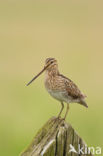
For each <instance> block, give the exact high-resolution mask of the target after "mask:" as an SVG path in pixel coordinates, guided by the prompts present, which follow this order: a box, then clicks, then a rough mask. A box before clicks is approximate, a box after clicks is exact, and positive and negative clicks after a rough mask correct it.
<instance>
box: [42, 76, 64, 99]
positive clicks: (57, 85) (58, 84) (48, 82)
mask: <svg viewBox="0 0 103 156" xmlns="http://www.w3.org/2000/svg"><path fill="white" fill-rule="evenodd" d="M45 88H46V90H47V91H48V93H49V94H50V95H51V96H52V97H54V98H55V99H57V100H59V101H64V98H65V95H66V91H65V86H64V84H63V82H62V81H60V80H59V77H58V76H56V77H52V76H48V75H46V77H45Z"/></svg>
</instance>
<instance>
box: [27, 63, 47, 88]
mask: <svg viewBox="0 0 103 156" xmlns="http://www.w3.org/2000/svg"><path fill="white" fill-rule="evenodd" d="M48 66H49V65H48ZM48 66H46V67H44V68H43V70H42V71H41V72H40V73H38V74H37V75H36V76H35V77H34V78H33V79H32V80H31V81H30V82H29V83H27V85H26V86H29V85H30V84H31V83H32V82H33V81H34V80H35V79H36V78H37V77H38V76H39V75H41V74H42V73H43V72H44V71H45V69H46V68H47V67H48Z"/></svg>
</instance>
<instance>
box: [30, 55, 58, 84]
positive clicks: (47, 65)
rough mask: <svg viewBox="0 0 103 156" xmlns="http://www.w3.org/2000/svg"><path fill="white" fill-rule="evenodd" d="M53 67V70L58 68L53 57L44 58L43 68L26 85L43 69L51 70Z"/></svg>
mask: <svg viewBox="0 0 103 156" xmlns="http://www.w3.org/2000/svg"><path fill="white" fill-rule="evenodd" d="M54 69H55V71H56V70H57V69H58V64H57V60H56V59H55V58H47V59H46V60H45V66H44V68H43V69H42V70H41V72H39V73H38V74H37V75H36V76H35V77H34V78H33V79H32V80H31V81H30V82H29V83H28V84H27V86H28V85H29V84H31V83H32V82H33V81H34V80H35V79H36V78H37V77H39V76H40V75H41V74H42V73H43V72H44V71H45V70H48V71H52V70H54Z"/></svg>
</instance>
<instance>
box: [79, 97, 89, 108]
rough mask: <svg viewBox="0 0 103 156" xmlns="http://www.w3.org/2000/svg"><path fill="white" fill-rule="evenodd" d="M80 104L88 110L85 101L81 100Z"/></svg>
mask: <svg viewBox="0 0 103 156" xmlns="http://www.w3.org/2000/svg"><path fill="white" fill-rule="evenodd" d="M79 104H81V105H83V106H84V107H86V108H88V105H87V103H86V102H85V101H84V99H81V100H80V102H79Z"/></svg>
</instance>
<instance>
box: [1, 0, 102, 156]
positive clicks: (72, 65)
mask: <svg viewBox="0 0 103 156" xmlns="http://www.w3.org/2000/svg"><path fill="white" fill-rule="evenodd" d="M47 57H54V58H56V59H57V60H58V64H59V69H60V72H61V73H62V74H64V75H66V76H67V77H69V78H70V79H72V80H73V81H74V82H75V83H76V84H77V85H78V86H79V88H80V89H81V90H82V91H83V92H84V93H85V94H86V95H87V103H88V105H89V108H88V109H85V107H82V106H81V105H78V104H71V105H70V112H69V114H68V117H67V122H70V123H71V124H72V126H73V127H74V128H75V130H76V131H77V132H78V134H79V135H80V136H81V137H82V138H83V139H84V140H85V142H86V143H87V144H88V145H89V146H94V147H96V146H101V147H102V145H103V1H94V0H91V1H90V0H86V1H84V0H79V1H77V0H73V1H66V0H64V1H61V0H60V1H59V0H49V1H47V0H37V1H36V0H34V1H33V0H25V1H24V0H0V155H1V156H17V155H19V153H20V152H21V151H22V150H23V149H24V148H25V147H26V146H27V145H28V144H29V143H30V142H31V140H32V138H33V137H34V136H35V134H36V132H37V131H38V130H39V128H41V127H42V125H43V124H44V123H45V122H46V121H47V120H48V119H49V118H50V117H52V116H56V115H57V114H58V112H59V110H60V104H59V102H58V101H56V100H54V99H53V98H52V97H50V95H49V94H48V93H47V92H46V90H45V88H44V74H43V75H42V76H41V77H39V78H38V79H37V80H36V81H35V82H34V83H33V84H32V85H30V86H29V87H26V86H25V84H26V83H27V82H28V81H29V80H31V78H33V76H35V75H36V74H37V73H38V72H39V71H40V70H41V69H42V67H43V66H44V61H45V59H46V58H47ZM63 113H64V112H63Z"/></svg>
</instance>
